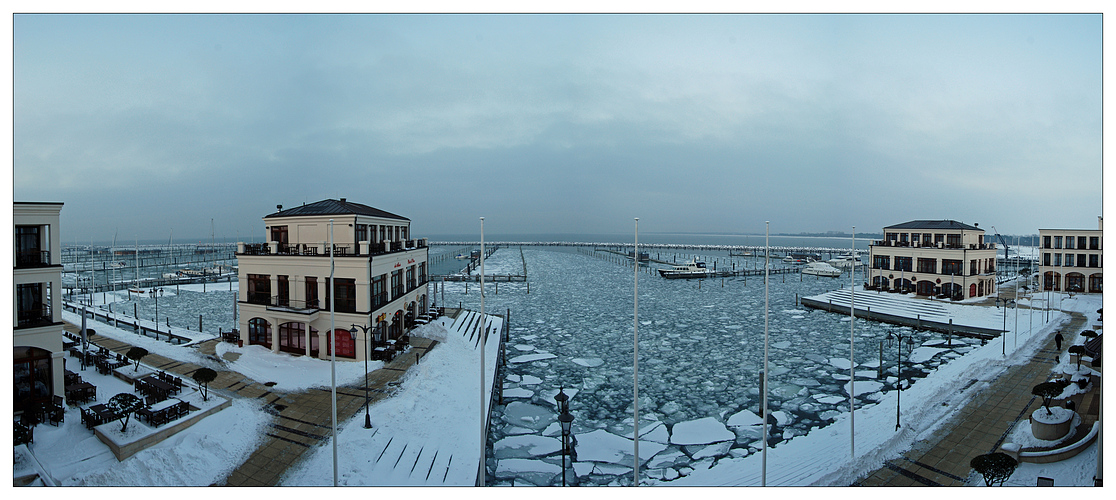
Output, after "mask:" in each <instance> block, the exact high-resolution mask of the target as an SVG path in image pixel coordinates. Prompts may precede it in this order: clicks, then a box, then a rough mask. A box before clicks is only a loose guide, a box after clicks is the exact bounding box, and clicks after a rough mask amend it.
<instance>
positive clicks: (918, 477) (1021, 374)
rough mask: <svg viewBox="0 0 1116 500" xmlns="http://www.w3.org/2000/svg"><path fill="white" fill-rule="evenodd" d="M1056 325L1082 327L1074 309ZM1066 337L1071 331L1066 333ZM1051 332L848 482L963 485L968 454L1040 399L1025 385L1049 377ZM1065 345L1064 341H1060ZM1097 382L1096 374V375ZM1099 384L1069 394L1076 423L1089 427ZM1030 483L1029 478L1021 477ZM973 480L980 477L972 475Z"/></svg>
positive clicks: (1004, 431)
mask: <svg viewBox="0 0 1116 500" xmlns="http://www.w3.org/2000/svg"><path fill="white" fill-rule="evenodd" d="M1071 318H1072V319H1071V320H1070V322H1069V323H1068V324H1066V325H1065V326H1064V327H1063V328H1062V331H1065V332H1073V333H1074V334H1075V333H1076V332H1079V331H1081V330H1082V329H1083V328H1085V317H1084V316H1083V315H1081V314H1079V313H1074V314H1072V315H1071ZM1066 337H1067V338H1072V335H1066ZM1054 344H1055V343H1054V335H1053V333H1051V334H1049V335H1047V338H1046V339H1045V341H1044V343H1043V346H1042V348H1041V349H1040V350H1039V351H1037V352H1035V353H1034V355H1032V356H1031V357H1030V359H1029V360H1028V361H1027V362H1026V363H1024V364H1019V365H1015V366H1012V367H1010V368H1009V369H1008V370H1007V371H1006V372H1005V373H1004V374H1002V375H1000V376H999V377H996V378H995V379H994V380H992V381H989V382H988V383H987V386H986V387H984V388H983V389H981V390H980V391H979V392H978V393H977V395H976V396H975V397H974V398H973V399H972V401H970V402H969V403H968V404H966V405H965V406H964V407H963V408H961V410H960V411H959V412H958V414H957V415H956V416H955V417H954V418H952V419H950V420H949V421H947V422H946V423H945V424H944V425H942V426H941V427H940V429H939V430H938V431H937V432H935V433H933V435H931V436H930V437H929V438H928V439H925V440H923V441H921V442H919V443H917V444H916V445H915V447H914V448H912V449H910V450H909V451H907V452H906V453H903V456H902V457H900V458H898V459H894V460H888V461H886V462H884V463H883V464H882V466H881V467H880V468H878V469H876V470H875V471H872V472H871V473H869V474H868V475H867V476H866V477H864V478H863V479H860V480H858V481H856V482H855V483H854V485H855V486H963V485H965V484H966V482H967V481H968V480H969V475H970V473H971V472H972V469H971V468H970V467H969V461H970V460H972V458H973V457H976V456H978V455H983V454H985V453H992V452H996V451H999V448H1000V445H1002V444H1003V443H1004V442H1005V440H1006V439H1007V438H1008V436H1009V435H1010V434H1011V432H1012V430H1013V429H1014V428H1015V426H1016V425H1017V424H1018V423H1020V422H1021V421H1024V422H1025V421H1026V420H1027V418H1028V416H1029V415H1030V414H1031V412H1033V411H1034V410H1036V409H1038V408H1039V407H1041V405H1042V398H1038V397H1036V396H1033V395H1031V388H1032V387H1034V386H1035V385H1037V384H1039V383H1042V382H1045V381H1047V380H1049V379H1050V378H1051V377H1052V373H1051V370H1052V369H1053V368H1054V366H1056V365H1057V363H1058V362H1057V357H1058V356H1059V355H1062V356H1065V355H1066V354H1064V353H1059V352H1058V351H1057V349H1056V348H1055V345H1054ZM1063 347H1066V346H1063ZM1096 381H1097V383H1098V384H1099V381H1100V379H1099V378H1096ZM1100 390H1101V389H1100V387H1099V386H1098V387H1096V388H1095V389H1094V390H1093V391H1091V392H1090V393H1087V394H1084V395H1078V396H1076V397H1075V398H1073V399H1074V400H1075V402H1076V403H1077V411H1078V413H1080V414H1081V416H1082V420H1083V423H1082V425H1081V426H1079V429H1081V428H1089V427H1092V425H1093V422H1096V421H1097V419H1098V415H1099V412H1100V398H1099V394H1100ZM1023 479H1025V480H1027V481H1028V482H1030V483H1031V484H1032V485H1033V484H1034V482H1035V479H1034V478H1031V479H1027V478H1023ZM978 481H980V480H979V479H978Z"/></svg>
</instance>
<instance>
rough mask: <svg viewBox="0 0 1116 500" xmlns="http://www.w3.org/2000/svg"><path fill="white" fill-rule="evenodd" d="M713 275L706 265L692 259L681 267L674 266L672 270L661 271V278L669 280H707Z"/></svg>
mask: <svg viewBox="0 0 1116 500" xmlns="http://www.w3.org/2000/svg"><path fill="white" fill-rule="evenodd" d="M711 274H712V273H711V272H710V271H709V269H708V268H706V267H705V263H704V262H701V261H698V260H697V259H691V260H690V261H689V262H687V263H685V264H683V265H681V266H674V267H672V268H670V269H659V276H662V277H664V278H667V279H692V278H705V277H708V276H710V275H711Z"/></svg>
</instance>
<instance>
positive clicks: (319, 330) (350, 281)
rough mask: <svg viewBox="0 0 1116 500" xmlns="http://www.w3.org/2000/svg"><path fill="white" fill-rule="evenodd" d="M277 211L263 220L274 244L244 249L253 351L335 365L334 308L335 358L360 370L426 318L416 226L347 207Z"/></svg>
mask: <svg viewBox="0 0 1116 500" xmlns="http://www.w3.org/2000/svg"><path fill="white" fill-rule="evenodd" d="M278 208H279V211H278V212H275V213H273V214H270V215H267V216H265V217H264V218H263V221H264V226H265V228H264V230H265V234H266V235H267V243H262V244H245V243H238V244H237V263H238V266H239V271H238V279H239V282H240V291H239V296H238V300H237V307H238V313H239V316H238V326H239V329H240V339H241V341H242V342H243V343H244V344H245V345H262V346H264V347H267V348H269V349H271V350H272V351H273V352H286V353H290V354H295V355H305V356H312V357H315V358H321V359H329V356H330V352H331V351H332V345H331V341H330V335H329V327H330V301H331V299H332V301H333V304H334V309H333V314H334V319H333V323H334V328H335V329H336V330H335V334H336V339H337V358H338V359H342V360H358V361H359V360H364V359H365V356H366V355H367V354H366V352H367V351H369V349H370V348H371V347H370V346H372V345H374V344H373V343H374V342H386V341H389V340H395V339H398V338H399V337H401V336H403V335H404V334H405V332H407V331H409V330H410V329H411V328H413V326H414V319H415V317H416V316H417V315H418V314H421V313H424V312H426V310H427V309H428V303H427V292H426V282H427V276H428V271H427V246H426V240H425V239H413V238H412V237H411V221H410V220H409V219H407V218H405V217H401V216H398V215H395V214H391V213H388V212H385V211H383V210H379V209H376V208H373V207H370V206H367V205H362V204H359V203H353V202H350V201H347V200H346V199H345V198H341V199H340V200H323V201H319V202H317V203H312V204H309V205H302V206H300V207H296V208H291V209H287V210H283V208H282V206H279V207H278ZM331 219H332V220H333V224H332V235H333V236H332V240H333V250H334V252H333V259H332V260H333V262H334V268H333V280H332V283H331V282H330V260H331V259H330V252H329V241H330V233H331V229H330V220H331ZM354 325H355V326H356V327H357V328H356V330H357V336H356V338H355V339H354V338H352V337H351V336H350V332H349V330H350V329H351V328H352V327H353V326H354ZM362 327H367V328H368V330H367V332H365V330H364V328H362Z"/></svg>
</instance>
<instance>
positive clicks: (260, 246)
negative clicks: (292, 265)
mask: <svg viewBox="0 0 1116 500" xmlns="http://www.w3.org/2000/svg"><path fill="white" fill-rule="evenodd" d="M362 247H364V248H367V250H365V251H364V252H363V253H362V251H361V250H362ZM426 247H427V243H426V238H420V239H415V240H402V241H381V242H377V243H367V244H366V245H362V244H359V243H357V244H335V245H333V255H334V256H335V257H368V256H373V255H384V254H388V253H394V252H404V251H407V250H415V249H419V248H426ZM237 255H294V256H319V257H325V256H329V248H328V246H327V245H320V244H309V243H295V244H287V243H280V244H275V245H274V246H273V245H272V244H271V243H244V249H243V250H240V249H238V250H237Z"/></svg>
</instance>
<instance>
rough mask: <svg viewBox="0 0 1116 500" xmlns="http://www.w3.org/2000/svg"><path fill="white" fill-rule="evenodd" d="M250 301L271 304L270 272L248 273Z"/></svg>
mask: <svg viewBox="0 0 1116 500" xmlns="http://www.w3.org/2000/svg"><path fill="white" fill-rule="evenodd" d="M248 303H249V304H261V305H265V306H266V305H270V304H271V275H270V274H249V275H248Z"/></svg>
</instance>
